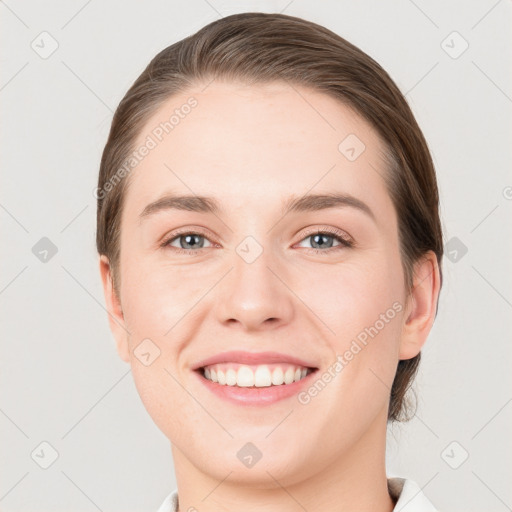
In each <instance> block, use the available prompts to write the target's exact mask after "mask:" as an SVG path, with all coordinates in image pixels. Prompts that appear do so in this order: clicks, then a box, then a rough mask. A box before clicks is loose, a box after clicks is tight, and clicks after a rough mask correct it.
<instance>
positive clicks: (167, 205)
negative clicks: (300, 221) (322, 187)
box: [139, 193, 376, 221]
mask: <svg viewBox="0 0 512 512" xmlns="http://www.w3.org/2000/svg"><path fill="white" fill-rule="evenodd" d="M341 207H351V208H355V209H357V210H359V211H361V212H363V213H365V214H366V215H368V216H369V217H370V218H371V219H372V220H373V221H376V217H375V214H374V213H373V211H372V210H371V209H370V207H369V206H368V205H367V204H366V203H364V202H363V201H361V200H360V199H358V198H357V197H354V196H352V195H350V194H338V193H332V194H308V195H305V196H302V197H298V196H290V197H289V198H288V199H287V200H286V201H285V203H284V205H283V209H282V212H281V213H282V215H286V214H287V213H295V212H310V211H320V210H326V209H328V208H341ZM163 210H185V211H189V212H198V213H213V214H217V213H219V212H220V211H221V207H220V205H219V202H218V201H217V200H216V199H214V198H212V197H205V196H190V195H183V196H182V195H180V196H177V195H173V194H166V195H164V196H163V197H161V198H160V199H157V200H156V201H153V202H152V203H150V204H148V205H147V206H146V207H145V208H144V210H143V211H142V212H141V213H140V215H139V219H140V220H141V221H142V220H143V219H144V218H146V217H148V216H150V215H152V214H154V213H157V212H159V211H163Z"/></svg>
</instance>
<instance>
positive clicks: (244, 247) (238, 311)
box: [216, 236, 293, 329]
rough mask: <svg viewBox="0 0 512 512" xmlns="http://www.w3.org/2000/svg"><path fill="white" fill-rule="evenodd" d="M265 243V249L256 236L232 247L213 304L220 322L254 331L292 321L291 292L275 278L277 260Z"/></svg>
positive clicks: (277, 266)
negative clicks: (227, 267) (231, 255)
mask: <svg viewBox="0 0 512 512" xmlns="http://www.w3.org/2000/svg"><path fill="white" fill-rule="evenodd" d="M266 240H267V243H266V244H265V245H266V246H264V245H263V244H262V243H260V242H259V241H257V240H256V238H255V237H253V236H247V237H246V238H245V239H243V240H242V242H240V243H239V244H238V246H236V247H235V250H234V251H233V258H232V260H231V262H230V263H231V266H232V267H233V268H232V270H231V272H229V274H228V275H227V276H226V278H225V281H224V283H223V284H222V288H221V290H219V291H220V294H219V296H218V298H217V302H216V303H217V307H216V310H217V316H218V320H219V321H221V322H233V321H237V322H238V323H240V324H243V325H244V327H246V328H250V329H257V328H259V327H262V326H263V325H267V324H270V323H272V324H273V325H277V324H281V323H283V322H284V323H286V322H288V321H289V320H290V319H291V316H292V312H293V304H292V297H291V293H290V292H289V290H288V289H287V287H286V286H285V285H284V284H283V282H282V281H281V280H280V279H279V278H278V277H277V275H279V259H280V258H279V256H278V255H275V254H273V252H272V250H271V248H270V247H267V246H269V245H270V244H269V242H268V239H266ZM276 274H277V275H276ZM270 320H272V321H271V322H270Z"/></svg>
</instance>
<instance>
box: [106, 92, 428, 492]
mask: <svg viewBox="0 0 512 512" xmlns="http://www.w3.org/2000/svg"><path fill="white" fill-rule="evenodd" d="M190 98H194V101H195V102H197V103H196V104H195V106H193V107H192V108H183V106H184V105H186V104H187V102H188V104H189V105H190V104H191V101H190ZM176 109H178V112H180V113H181V114H180V115H178V116H177V117H178V118H179V121H176V119H177V118H175V119H174V124H173V127H172V129H168V133H165V131H164V133H163V136H162V125H161V124H160V123H164V122H165V121H168V120H169V118H170V116H171V115H172V114H173V113H174V112H175V111H176ZM185 112H186V113H185ZM158 127H160V130H159V129H158ZM155 134H158V136H157V135H155ZM148 137H150V138H151V139H152V140H153V141H155V142H156V144H155V145H154V147H151V149H150V151H148V152H147V153H148V154H147V155H146V156H145V157H144V158H143V160H142V161H141V162H140V163H139V164H138V166H137V167H136V168H135V169H134V170H133V171H132V174H131V175H130V183H129V187H128V190H127V194H126V196H125V203H124V209H123V212H122V223H121V237H120V245H121V259H120V276H121V284H120V308H121V309H122V313H120V316H119V319H118V320H119V322H116V323H115V324H112V325H113V330H114V333H115V336H116V340H117V345H118V350H119V353H120V355H121V357H122V358H123V359H124V360H126V361H129V362H130V364H131V366H132V373H133V377H134V379H135V383H136V386H137V389H138V391H139V393H140V396H141V399H142V401H143V403H144V406H145V407H146V409H147V411H148V412H149V414H150V415H151V417H152V418H153V420H154V421H155V423H156V424H157V426H158V427H159V428H160V429H161V430H162V432H163V433H164V434H165V435H166V436H167V437H168V438H169V439H170V440H171V442H172V444H173V450H174V447H176V448H177V449H178V450H179V453H178V451H175V456H176V457H178V456H179V457H181V458H182V460H185V459H186V460H188V463H189V464H192V465H193V466H195V467H196V468H201V471H204V472H205V473H208V474H209V475H212V476H213V477H215V478H217V479H218V480H219V481H220V480H222V479H224V478H225V477H226V475H227V474H228V473H229V472H232V473H231V475H230V479H231V480H232V481H234V480H240V481H244V482H246V483H247V482H252V483H253V484H255V483H256V482H257V481H258V480H259V479H261V481H268V474H267V471H268V472H269V473H271V474H272V475H273V476H274V477H275V478H277V479H278V480H279V481H281V482H283V483H284V482H286V483H291V482H294V481H299V480H300V479H301V478H305V477H307V476H308V475H309V474H313V473H314V472H317V471H319V470H320V469H321V468H322V467H326V466H327V465H330V464H333V463H335V462H336V461H339V460H340V458H341V459H343V457H345V458H348V457H349V454H350V452H351V450H353V449H354V447H355V446H358V445H361V443H363V442H364V439H365V436H366V437H368V436H369V435H370V433H371V432H376V431H377V430H376V429H377V427H376V426H377V425H378V431H379V432H382V430H384V429H385V423H386V417H387V407H388V402H389V390H390V387H391V384H392V382H393V378H394V375H395V371H396V365H397V362H398V360H399V358H400V357H401V355H403V354H402V352H403V351H404V350H405V349H404V348H403V345H402V344H401V341H403V328H404V325H405V323H406V318H407V313H408V312H409V310H408V309H407V303H406V294H405V289H404V280H403V273H402V263H401V260H400V253H399V241H398V226H397V217H396V213H395V210H394V207H393V204H392V202H391V199H390V196H389V194H388V192H387V190H386V186H385V183H384V179H383V176H384V174H385V172H386V171H385V167H384V162H383V158H382V153H383V151H384V145H383V143H382V141H381V140H380V139H379V137H378V135H377V134H376V132H375V131H374V130H373V129H372V128H371V127H370V126H369V125H368V124H367V123H366V122H365V121H364V120H363V119H362V118H361V117H360V116H358V115H357V114H355V113H354V112H352V111H351V110H350V109H349V108H347V107H345V106H344V105H342V104H341V103H340V102H338V101H336V100H334V99H332V98H330V97H328V96H326V95H323V94H322V93H320V92H314V91H311V90H308V89H305V88H301V87H295V86H294V88H291V87H289V86H288V85H286V84H281V83H273V84H266V85H258V86H247V85H242V84H235V83H220V82H213V83H212V84H210V85H209V86H208V87H207V88H206V89H205V86H204V85H201V86H197V87H196V88H191V89H190V90H188V91H186V92H184V93H180V94H179V95H175V96H173V97H172V98H170V99H169V100H168V101H167V102H166V103H165V105H164V106H162V108H160V110H159V111H158V112H157V113H156V114H155V115H154V116H153V117H152V119H151V120H150V121H149V122H148V123H147V125H146V127H145V128H144V130H143V131H142V132H141V134H140V137H139V141H138V145H137V147H140V146H142V145H144V144H147V141H148V140H149V139H148ZM159 138H161V140H158V139H159ZM363 145H364V146H363ZM148 146H153V144H151V143H150V144H148ZM325 195H330V196H331V197H333V196H339V198H338V200H333V199H331V200H329V199H326V198H323V199H322V198H319V197H316V198H315V197H309V196H325ZM172 196H192V199H189V200H187V201H183V200H182V201H176V200H174V201H172V200H169V198H170V197H172ZM198 197H207V198H209V200H208V201H201V200H199V199H198ZM340 197H341V199H340ZM162 198H167V199H165V200H162ZM150 205H152V206H150ZM173 205H174V207H172V206H173ZM212 205H215V208H209V207H211V206H212ZM293 206H295V207H293ZM120 325H122V327H123V328H121V327H120ZM418 350H419V347H418V349H417V350H416V351H415V353H417V351H418ZM228 351H242V352H246V353H249V355H255V354H256V355H258V354H261V353H263V352H273V353H278V354H280V355H278V356H277V360H276V359H270V358H269V357H268V355H267V356H265V355H263V358H262V360H261V361H257V360H255V361H253V362H252V363H251V364H250V366H251V369H252V370H258V371H259V375H260V376H262V377H261V378H262V381H261V383H264V382H266V384H264V385H263V386H262V387H245V386H244V385H240V386H237V387H236V388H233V387H232V386H228V385H227V384H226V385H224V386H222V385H221V384H219V383H213V382H208V381H207V380H206V379H205V377H204V376H203V373H202V372H200V371H198V370H197V367H198V366H201V365H202V363H204V361H205V360H206V359H209V358H211V357H212V356H217V355H219V354H222V353H224V352H228ZM415 353H414V354H413V353H411V354H409V355H408V356H409V357H412V356H413V355H415ZM230 357H231V359H230ZM265 357H267V359H265ZM287 358H288V360H287ZM292 358H294V359H295V360H299V361H300V362H301V363H303V365H301V366H304V367H308V368H311V369H315V371H313V372H312V373H309V372H308V373H307V375H306V377H305V378H304V379H301V380H299V381H297V382H294V383H293V384H286V383H283V384H280V385H273V386H268V385H267V384H268V380H267V381H266V380H265V379H268V377H267V373H266V370H264V369H263V370H261V369H258V366H261V365H264V363H268V364H267V365H266V366H267V369H268V371H269V374H270V379H271V381H272V379H275V382H279V380H280V376H279V370H278V367H281V369H282V371H283V373H284V374H285V375H286V373H287V372H288V374H289V375H290V370H289V368H290V367H294V368H295V370H296V368H297V367H296V366H294V364H293V361H292ZM240 361H242V363H245V364H246V365H249V363H250V361H249V360H243V359H237V358H236V357H235V356H229V357H227V361H226V362H227V363H230V364H226V365H219V366H212V367H210V368H209V369H210V370H212V369H214V370H215V369H216V372H215V373H216V374H217V375H218V374H219V370H221V371H222V373H223V375H224V377H225V378H227V374H228V371H230V375H231V377H230V378H231V379H232V378H233V375H236V376H238V377H240V373H239V372H240V368H241V367H242V366H241V362H240ZM276 361H277V362H276ZM279 361H280V363H279ZM276 369H277V373H276ZM299 369H300V368H299ZM258 371H257V372H256V373H258ZM292 371H293V377H295V376H296V371H294V370H292ZM304 373H305V372H302V371H299V378H300V377H302V375H303V374H304ZM212 374H213V372H212V371H210V377H212ZM250 375H253V374H252V373H250ZM217 378H219V379H220V376H219V375H218V377H217ZM240 378H241V377H240ZM258 378H259V377H258ZM239 382H241V381H239ZM249 386H250V384H249ZM288 386H290V387H288ZM227 388H230V390H231V393H228V391H229V390H227ZM226 390H227V391H226ZM244 400H245V401H244ZM375 435H377V434H375ZM378 435H379V436H381V433H379V434H378ZM382 435H383V434H382ZM374 437H375V436H374ZM318 440H321V442H319V441H318ZM247 443H252V444H253V445H254V447H256V449H255V448H254V447H252V446H251V445H247V446H246V444H247ZM297 447H300V449H297ZM241 449H242V452H240V450H241ZM253 450H254V452H255V453H257V452H259V453H261V455H262V458H261V460H262V462H263V464H259V463H257V464H255V465H254V467H252V468H250V471H249V467H248V466H247V465H246V464H245V463H243V461H242V459H243V457H246V456H247V455H254V454H255V453H253V452H252V451H253ZM306 461H307V464H306V463H305V462H306Z"/></svg>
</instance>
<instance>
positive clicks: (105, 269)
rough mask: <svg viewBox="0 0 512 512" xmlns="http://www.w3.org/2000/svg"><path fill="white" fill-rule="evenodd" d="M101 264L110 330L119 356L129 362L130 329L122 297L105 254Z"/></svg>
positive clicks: (102, 256)
mask: <svg viewBox="0 0 512 512" xmlns="http://www.w3.org/2000/svg"><path fill="white" fill-rule="evenodd" d="M99 266H100V274H101V281H102V284H103V294H104V296H105V303H106V308H107V312H108V320H109V325H110V330H111V332H112V334H113V336H114V338H115V341H116V348H117V353H118V354H119V357H120V358H121V359H122V360H123V361H124V362H126V363H128V362H130V350H129V342H128V330H127V328H126V326H125V322H124V315H123V310H122V307H121V302H120V298H119V297H118V296H117V294H116V292H115V290H114V286H113V281H112V272H111V268H110V263H109V260H108V258H107V257H106V256H105V255H101V256H100V260H99Z"/></svg>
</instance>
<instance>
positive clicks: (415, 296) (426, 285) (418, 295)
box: [399, 251, 440, 359]
mask: <svg viewBox="0 0 512 512" xmlns="http://www.w3.org/2000/svg"><path fill="white" fill-rule="evenodd" d="M439 291H440V274H439V266H438V263H437V257H436V255H435V253H434V252H433V251H429V252H428V253H427V254H425V255H424V257H422V258H421V259H420V260H419V261H417V262H416V264H415V266H414V276H413V288H412V290H411V293H410V296H409V298H408V305H407V308H406V312H405V316H404V325H403V329H402V338H401V341H400V353H399V359H411V358H413V357H415V356H417V355H418V354H419V352H420V350H421V349H422V347H423V345H424V344H425V342H426V341H427V337H428V334H429V332H430V330H431V328H432V325H433V323H434V319H435V316H436V309H437V299H438V296H439Z"/></svg>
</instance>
